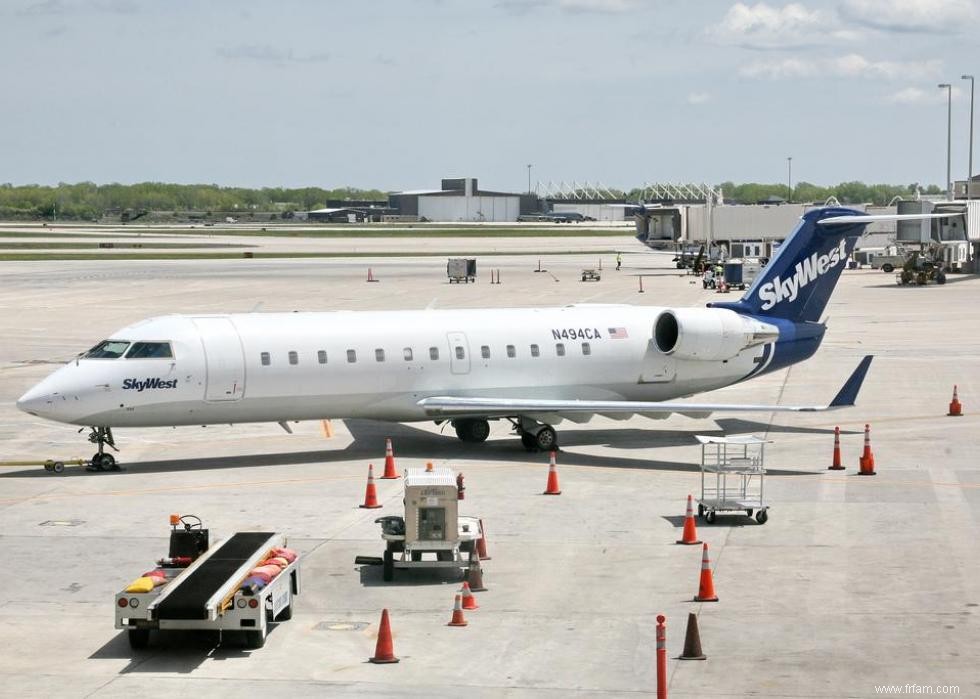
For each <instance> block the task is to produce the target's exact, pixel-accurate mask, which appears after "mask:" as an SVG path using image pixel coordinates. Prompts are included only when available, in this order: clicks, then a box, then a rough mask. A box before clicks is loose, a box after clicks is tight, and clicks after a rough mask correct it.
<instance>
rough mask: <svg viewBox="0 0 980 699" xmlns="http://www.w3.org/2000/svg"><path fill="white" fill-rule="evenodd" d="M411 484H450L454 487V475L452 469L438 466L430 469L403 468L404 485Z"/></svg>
mask: <svg viewBox="0 0 980 699" xmlns="http://www.w3.org/2000/svg"><path fill="white" fill-rule="evenodd" d="M413 485H451V486H452V487H454V488H455V487H456V475H455V474H454V473H453V472H452V469H448V468H444V467H440V468H435V469H433V470H431V471H426V470H425V469H424V468H408V469H405V487H409V486H413Z"/></svg>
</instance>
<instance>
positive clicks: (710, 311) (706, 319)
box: [653, 308, 779, 360]
mask: <svg viewBox="0 0 980 699" xmlns="http://www.w3.org/2000/svg"><path fill="white" fill-rule="evenodd" d="M778 337H779V329H778V328H776V326H774V325H770V324H769V323H763V322H761V321H757V320H753V319H752V318H746V317H745V316H742V315H739V314H738V313H736V312H735V311H732V310H729V309H727V308H680V309H671V310H667V311H664V312H663V313H661V314H660V315H659V316H657V321H656V323H654V326H653V341H654V342H655V343H656V345H657V349H659V350H660V351H661V352H663V353H664V354H670V355H673V356H675V357H681V358H683V359H703V360H718V359H731V358H732V357H734V356H735V355H737V354H738V353H739V352H741V351H742V350H744V349H747V348H748V347H753V346H755V345H761V344H765V343H767V342H772V341H773V340H775V339H776V338H778Z"/></svg>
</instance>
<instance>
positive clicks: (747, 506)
mask: <svg viewBox="0 0 980 699" xmlns="http://www.w3.org/2000/svg"><path fill="white" fill-rule="evenodd" d="M696 439H697V440H698V442H700V443H701V497H699V498H698V501H697V502H698V516H699V517H702V518H704V520H705V521H706V522H707V523H708V524H713V523H714V521H715V515H716V514H717V513H718V512H744V513H745V514H746V515H748V516H749V517H751V516H752V514H753V513H754V514H755V519H756V521H757V522H758V523H759V524H765V523H766V521H767V520H768V519H769V514H768V511H769V505H768V504H767V503H766V501H765V476H766V469H765V466H764V458H763V456H764V449H765V444H766V440H764V439H760V438H759V437H756V436H755V435H751V434H741V435H730V436H725V437H706V436H704V435H697V436H696Z"/></svg>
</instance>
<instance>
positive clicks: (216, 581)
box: [114, 515, 300, 649]
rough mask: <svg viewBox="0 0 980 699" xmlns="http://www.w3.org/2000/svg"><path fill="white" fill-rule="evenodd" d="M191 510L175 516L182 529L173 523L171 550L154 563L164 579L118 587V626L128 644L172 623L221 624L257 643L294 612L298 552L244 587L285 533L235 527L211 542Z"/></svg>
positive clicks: (188, 626)
mask: <svg viewBox="0 0 980 699" xmlns="http://www.w3.org/2000/svg"><path fill="white" fill-rule="evenodd" d="M191 517H193V516H191V515H188V516H186V517H185V518H181V519H180V521H179V524H183V525H184V530H181V529H179V528H178V524H174V529H173V531H172V532H171V546H170V554H171V555H170V556H169V557H167V558H164V559H161V560H160V561H158V565H157V570H158V571H161V570H162V571H163V576H164V580H163V582H162V584H159V585H158V586H154V587H153V589H152V590H150V591H146V592H129V591H126V590H124V591H122V592H118V593H116V596H115V605H114V607H115V610H116V611H115V615H116V628H117V629H126V630H127V631H128V636H129V643H130V646H132V647H133V648H134V649H138V648H143V647H145V646H146V645H147V643H148V642H149V639H150V632H151V631H167V630H178V629H179V630H196V631H221V632H222V640H224V633H226V632H233V633H236V634H239V635H240V638H241V640H242V641H243V644H244V645H245V646H246V647H248V648H261V647H262V646H263V645H264V644H265V638H266V633H267V632H268V629H269V622H271V621H274V620H275V621H286V620H288V619H290V618H291V617H292V609H293V598H294V596H295V595H297V594H299V591H300V557H299V556H295V558H294V560H293V561H292V562H290V563H289V564H288V565H287V566H285V567H284V568H282V569H281V572H280V573H279V574H278V575H276V576H275V577H273V578H272V580H271V581H270V582H269V583H268V584H266V585H265V586H264V587H262V588H261V589H258V590H256V589H255V588H254V587H250V586H246V587H243V584H242V583H243V582H245V581H246V579H247V578H249V574H250V572H251V571H252V570H253V569H255V568H256V567H257V566H258V565H259V564H260V563H262V562H263V561H265V560H267V559H268V558H269V557H270V555H271V554H272V552H273V550H274V549H278V548H285V546H286V538H285V536H283V535H282V534H276V533H272V532H238V533H236V534H233V535H232V536H231V537H229V538H228V539H225V540H224V541H222V542H220V543H218V544H216V545H215V546H209V545H208V532H207V530H206V529H200V528H199V526H200V520H197V525H194V524H192V523H191V521H190V519H189V518H191ZM193 519H197V518H193ZM171 521H172V522H173V521H174V520H173V519H172V520H171ZM194 526H197V527H198V528H194ZM202 547H203V549H204V550H201V548H202ZM142 579H143V578H140V579H139V580H142ZM139 580H137V582H138V581H139ZM134 584H135V583H134Z"/></svg>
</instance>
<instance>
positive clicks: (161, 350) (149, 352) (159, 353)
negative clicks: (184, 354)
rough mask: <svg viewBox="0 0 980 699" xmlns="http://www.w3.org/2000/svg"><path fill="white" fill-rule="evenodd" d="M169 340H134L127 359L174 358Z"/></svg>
mask: <svg viewBox="0 0 980 699" xmlns="http://www.w3.org/2000/svg"><path fill="white" fill-rule="evenodd" d="M173 357H174V353H173V351H171V349H170V343H169V342H134V343H133V346H132V347H130V348H129V352H127V353H126V359H173Z"/></svg>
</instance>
